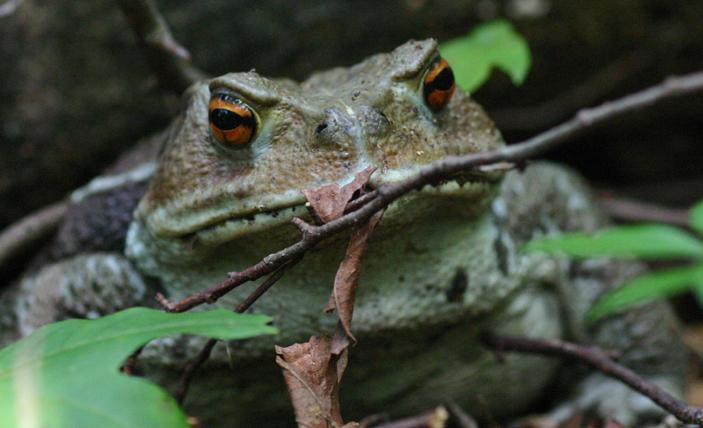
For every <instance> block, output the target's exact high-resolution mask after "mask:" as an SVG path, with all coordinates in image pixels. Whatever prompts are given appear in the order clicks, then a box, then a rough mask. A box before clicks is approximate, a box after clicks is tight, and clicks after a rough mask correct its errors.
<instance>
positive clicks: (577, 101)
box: [0, 0, 703, 228]
mask: <svg viewBox="0 0 703 428" xmlns="http://www.w3.org/2000/svg"><path fill="white" fill-rule="evenodd" d="M158 4H159V6H160V7H161V8H162V11H163V13H164V15H165V16H166V19H167V20H168V22H169V24H170V25H171V27H172V29H173V32H174V34H175V36H176V38H177V40H179V41H180V42H181V43H182V44H183V45H184V46H186V47H187V48H189V49H190V51H191V53H192V54H193V59H194V63H195V64H196V65H197V66H198V67H200V68H202V69H204V70H207V71H208V72H209V73H212V74H218V73H225V72H228V71H241V70H248V69H251V68H256V69H257V70H258V71H259V72H260V73H262V74H265V75H271V76H287V77H293V78H297V79H300V78H303V77H304V76H306V75H307V74H308V73H310V72H311V71H313V70H318V69H323V68H326V67H331V66H336V65H348V64H352V63H354V62H356V61H358V60H360V59H362V58H364V57H366V56H368V55H370V54H372V53H376V52H381V51H388V50H390V49H392V48H393V47H395V46H396V45H398V44H400V43H402V42H404V41H406V40H407V39H409V38H425V37H430V36H432V37H436V38H438V39H439V40H440V41H441V40H445V39H447V38H450V37H454V36H457V35H461V34H464V33H465V32H466V31H467V30H468V29H469V28H470V27H471V26H473V25H475V24H477V23H479V22H482V21H486V20H491V19H496V18H501V17H502V18H507V19H509V20H510V21H511V22H513V24H514V25H515V26H516V27H517V29H518V31H519V32H520V33H521V34H523V35H524V36H525V37H526V39H527V41H528V43H529V45H530V48H531V50H532V53H533V67H532V70H531V72H530V74H529V76H528V78H527V80H526V82H525V83H524V85H523V86H522V87H520V88H515V87H513V86H512V84H511V83H510V81H509V79H508V78H507V77H505V76H504V75H502V74H500V73H498V74H496V75H495V76H494V77H493V78H492V79H491V80H490V82H489V83H488V84H487V85H486V86H484V87H482V88H481V89H479V90H478V91H477V93H476V94H475V97H476V98H477V99H478V100H479V102H480V103H482V104H483V105H484V106H485V107H486V108H487V110H488V111H489V113H490V114H491V115H492V116H493V117H494V119H495V120H496V122H497V124H498V127H499V128H500V129H501V130H502V131H503V133H504V135H505V137H506V140H507V141H509V142H517V141H519V140H521V139H523V138H526V137H529V136H531V135H533V134H535V133H537V132H539V131H540V130H543V129H545V128H547V127H549V126H551V125H554V124H556V123H558V122H559V121H561V120H564V119H566V118H568V117H569V116H570V115H571V114H573V113H574V112H575V111H576V109H577V108H578V107H581V106H587V105H593V104H595V103H597V102H598V101H602V100H605V99H609V98H614V97H616V96H618V95H622V94H625V93H627V92H630V91H633V90H636V89H639V88H642V87H644V86H646V85H649V84H653V83H656V82H658V81H660V80H662V79H663V78H664V77H666V76H667V75H670V74H676V73H685V72H691V71H695V70H697V69H700V68H703V2H701V1H691V0H679V1H674V0H641V1H634V0H590V1H579V0H561V1H557V0H551V1H549V0H510V1H507V0H506V1H503V0H500V1H499V0H476V1H457V0H439V1H426V0H394V1H375V0H374V1H371V0H362V1H351V0H348V1H344V0H331V1H322V0H304V1H295V2H292V1H287V0H267V1H256V2H253V1H243V0H230V1H225V0H212V1H198V2H193V1H186V0H168V1H166V0H163V1H159V2H158ZM0 85H1V86H0V228H1V227H3V226H5V225H7V224H8V223H9V222H11V221H13V220H14V219H17V218H18V217H19V216H21V215H23V214H25V213H27V212H28V211H30V210H32V209H35V208H38V207H40V206H43V205H45V204H48V203H50V202H53V201H56V200H58V199H61V198H62V197H64V196H65V195H66V194H67V192H69V191H70V190H71V189H72V188H75V187H76V186H79V185H81V184H83V183H85V182H86V181H87V180H89V179H90V177H91V176H93V175H95V174H97V173H99V172H100V171H101V170H102V169H104V168H105V167H106V166H107V165H109V164H110V162H111V161H112V160H114V159H115V157H116V156H117V155H118V154H119V153H121V152H123V151H125V150H127V149H128V148H129V147H131V146H132V145H134V144H135V143H136V142H137V141H138V139H139V138H141V137H144V136H146V135H148V134H149V133H152V132H154V131H157V130H159V129H160V128H162V127H164V126H165V125H166V124H167V123H168V120H169V117H171V116H172V115H173V113H174V112H175V111H176V109H177V106H178V99H177V97H175V96H172V95H170V94H169V93H168V92H166V91H163V90H161V89H160V88H159V87H158V85H157V84H156V81H155V79H154V78H153V76H152V75H151V73H150V70H149V68H148V67H147V65H146V62H145V61H144V57H143V55H142V52H141V51H139V49H138V48H137V46H136V44H135V42H134V38H133V35H132V33H131V30H130V29H129V27H128V25H127V23H126V21H125V20H124V19H123V17H122V15H121V13H120V10H119V8H118V7H117V5H116V2H112V1H94V0H52V1H50V2H49V1H40V0H24V1H23V2H21V3H20V5H19V7H18V8H17V9H16V10H14V11H12V13H10V14H9V15H6V16H2V17H0ZM702 118H703V96H692V97H687V98H685V99H683V98H682V99H679V100H675V101H671V102H667V103H666V104H664V105H662V106H660V107H656V108H654V109H651V110H648V111H645V112H640V113H636V114H633V115H630V116H628V117H627V118H625V119H621V120H618V121H616V122H615V123H612V124H610V125H608V126H607V127H604V128H602V129H599V130H597V131H594V132H591V133H589V134H588V135H587V136H585V137H583V138H580V139H579V140H577V141H573V142H571V143H570V144H569V145H567V146H565V147H563V148H561V149H559V150H557V151H555V152H553V153H551V154H550V155H549V157H550V158H553V159H557V160H559V161H562V162H566V163H568V164H570V165H572V166H574V167H575V168H577V169H578V170H579V171H581V172H582V173H583V174H584V175H586V176H587V177H588V178H589V180H591V182H592V183H593V184H594V185H595V186H596V187H598V188H600V189H606V190H610V191H615V192H618V193H622V194H625V195H629V196H635V197H638V198H642V199H645V200H649V201H652V202H657V203H663V204H667V205H671V206H688V205H689V204H691V203H692V202H694V201H695V200H697V199H699V198H701V197H702V196H703V172H701V164H702V161H703V144H702V142H701V134H702V131H703V120H702Z"/></svg>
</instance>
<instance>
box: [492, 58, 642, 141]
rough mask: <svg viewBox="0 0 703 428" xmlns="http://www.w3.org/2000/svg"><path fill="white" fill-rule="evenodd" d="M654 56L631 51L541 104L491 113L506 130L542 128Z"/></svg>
mask: <svg viewBox="0 0 703 428" xmlns="http://www.w3.org/2000/svg"><path fill="white" fill-rule="evenodd" d="M650 62H651V59H650V58H649V57H648V56H647V55H646V53H645V52H644V51H641V50H640V51H635V52H630V53H628V54H626V55H624V56H622V57H620V58H617V59H616V60H614V61H613V62H611V63H609V64H607V65H606V66H605V67H603V68H601V69H599V70H598V71H597V72H596V73H595V74H593V75H591V76H589V77H588V78H587V79H585V80H584V81H583V82H582V83H579V84H578V85H576V86H575V87H573V88H571V89H569V90H567V91H566V92H563V93H561V94H559V95H557V96H556V97H554V98H550V99H549V100H548V101H546V102H543V103H541V104H537V105H533V106H526V107H511V108H504V109H500V110H495V111H491V112H490V113H491V117H492V118H493V120H495V121H496V123H497V124H498V125H499V127H500V129H502V130H503V132H505V131H506V129H507V130H520V131H529V130H533V131H534V130H540V129H544V128H546V127H548V126H551V125H553V124H555V123H559V121H561V120H563V119H565V118H567V117H569V115H570V114H571V113H572V112H574V111H576V110H577V109H578V108H579V107H581V106H583V105H588V104H592V103H595V102H597V101H598V100H599V99H602V97H604V96H605V95H607V94H608V93H609V92H611V91H613V90H614V89H616V88H617V87H618V86H619V85H621V84H622V83H623V82H624V81H625V80H626V79H628V78H630V77H632V76H634V75H636V74H637V73H638V72H640V71H641V70H642V69H643V68H644V67H645V66H647V65H648V64H649V63H650Z"/></svg>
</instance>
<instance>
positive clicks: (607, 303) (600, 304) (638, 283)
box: [586, 264, 703, 322]
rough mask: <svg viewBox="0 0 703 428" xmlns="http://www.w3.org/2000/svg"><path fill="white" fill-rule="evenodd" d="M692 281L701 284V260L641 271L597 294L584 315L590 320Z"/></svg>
mask: <svg viewBox="0 0 703 428" xmlns="http://www.w3.org/2000/svg"><path fill="white" fill-rule="evenodd" d="M696 285H703V264H699V265H695V266H687V267H683V268H677V269H668V270H664V271H659V272H653V273H649V274H646V275H642V276H639V277H637V278H634V279H632V280H630V281H628V282H626V283H624V284H623V285H622V286H620V287H619V288H618V289H616V290H613V291H611V292H610V293H608V294H606V295H604V296H603V297H601V298H600V299H599V300H598V301H597V302H596V303H595V304H594V305H593V307H592V308H591V310H590V311H589V312H588V314H587V316H586V319H587V320H588V321H591V322H592V321H595V320H597V319H599V318H602V317H603V316H605V315H609V314H612V313H614V312H618V311H620V310H622V309H625V308H628V307H630V306H632V305H633V304H636V303H644V302H649V301H652V300H654V299H657V298H661V297H667V296H672V295H674V294H677V293H681V292H683V291H685V290H687V289H688V288H691V287H693V286H696Z"/></svg>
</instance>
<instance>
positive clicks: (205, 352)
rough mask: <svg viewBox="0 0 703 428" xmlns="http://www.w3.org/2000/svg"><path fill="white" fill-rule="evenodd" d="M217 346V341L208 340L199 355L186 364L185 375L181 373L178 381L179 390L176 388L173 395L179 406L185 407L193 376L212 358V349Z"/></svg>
mask: <svg viewBox="0 0 703 428" xmlns="http://www.w3.org/2000/svg"><path fill="white" fill-rule="evenodd" d="M216 344H217V339H210V340H208V341H207V342H206V343H205V346H203V348H202V349H201V350H200V352H198V355H197V356H196V357H195V358H193V359H192V360H191V361H190V362H188V364H186V366H185V368H184V369H183V373H181V378H180V379H178V388H176V392H175V393H174V394H173V395H174V397H175V398H176V401H177V402H178V404H180V405H183V401H184V400H185V399H186V395H188V389H190V381H191V380H192V379H193V375H195V372H197V371H198V369H199V368H200V367H201V366H202V365H203V364H205V361H207V360H208V358H210V354H211V353H212V348H214V347H215V345H216Z"/></svg>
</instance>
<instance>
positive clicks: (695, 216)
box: [689, 201, 703, 235]
mask: <svg viewBox="0 0 703 428" xmlns="http://www.w3.org/2000/svg"><path fill="white" fill-rule="evenodd" d="M689 223H690V224H691V227H692V228H693V229H695V230H696V231H697V232H698V233H699V234H701V235H703V201H700V202H698V203H697V204H696V205H694V206H693V207H691V211H690V215H689Z"/></svg>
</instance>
